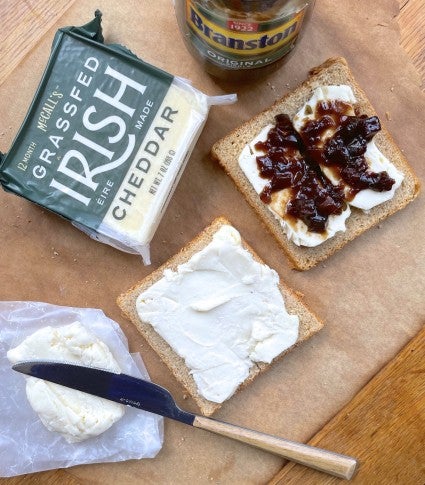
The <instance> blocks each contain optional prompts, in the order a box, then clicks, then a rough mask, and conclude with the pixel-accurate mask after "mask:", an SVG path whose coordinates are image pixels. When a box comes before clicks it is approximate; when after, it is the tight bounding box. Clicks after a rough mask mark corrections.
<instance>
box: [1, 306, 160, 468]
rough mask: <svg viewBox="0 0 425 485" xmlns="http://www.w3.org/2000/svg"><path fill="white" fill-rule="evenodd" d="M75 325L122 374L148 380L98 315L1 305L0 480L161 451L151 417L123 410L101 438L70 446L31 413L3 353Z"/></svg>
mask: <svg viewBox="0 0 425 485" xmlns="http://www.w3.org/2000/svg"><path fill="white" fill-rule="evenodd" d="M75 321H78V322H80V323H81V324H82V325H84V326H85V327H86V328H87V329H88V330H90V331H91V332H92V333H93V334H95V335H96V337H97V338H99V339H100V340H101V341H103V342H104V343H105V344H106V345H107V346H108V348H109V350H110V351H111V353H112V354H113V356H114V357H115V359H116V361H117V362H118V364H119V366H120V368H121V370H122V371H123V372H124V373H126V374H129V375H133V376H136V377H142V378H143V379H149V375H148V373H147V371H146V368H145V366H144V364H143V361H142V359H141V357H140V355H139V354H130V353H129V352H128V343H127V339H126V337H125V335H124V333H123V332H122V330H121V329H120V327H119V325H118V324H117V323H115V322H114V321H112V320H111V319H109V318H107V317H106V316H105V314H104V313H103V312H102V311H101V310H95V309H85V308H68V307H60V306H55V305H48V304H46V303H38V302H0V380H1V383H2V385H1V386H0V409H1V413H0V429H1V434H0V476H4V477H7V476H14V475H21V474H25V473H32V472H38V471H41V470H49V469H52V468H63V467H69V466H74V465H80V464H82V463H99V462H105V461H123V460H130V459H136V458H153V457H154V456H155V455H156V454H157V453H158V451H159V450H160V449H161V446H162V439H163V426H162V424H163V423H162V422H163V420H162V418H161V417H159V416H156V415H153V414H151V413H146V412H144V411H139V410H137V409H133V408H130V407H126V410H125V414H124V416H123V417H122V418H121V419H120V420H119V421H118V422H116V423H115V424H114V425H113V426H112V427H111V428H109V429H108V430H107V431H105V432H104V433H102V434H101V435H99V436H96V437H95V438H90V439H88V440H86V441H84V442H81V443H73V444H70V443H67V442H66V441H65V439H64V438H62V437H61V436H60V435H59V434H57V433H54V432H51V431H49V430H48V429H47V428H46V427H45V426H44V425H43V424H42V422H41V421H40V419H39V417H38V415H37V414H36V413H35V412H34V410H33V409H32V408H31V406H30V404H29V403H28V400H27V399H26V394H25V377H24V376H23V375H21V374H19V373H17V372H15V371H13V370H12V369H11V364H10V362H9V360H8V359H7V357H6V352H7V351H8V350H9V349H10V348H13V347H15V346H16V345H18V344H20V343H21V342H22V341H23V340H24V339H25V338H26V337H27V336H28V335H31V334H32V333H34V332H35V331H37V330H39V329H40V328H43V327H46V326H52V327H59V326H63V325H66V324H69V323H73V322H75Z"/></svg>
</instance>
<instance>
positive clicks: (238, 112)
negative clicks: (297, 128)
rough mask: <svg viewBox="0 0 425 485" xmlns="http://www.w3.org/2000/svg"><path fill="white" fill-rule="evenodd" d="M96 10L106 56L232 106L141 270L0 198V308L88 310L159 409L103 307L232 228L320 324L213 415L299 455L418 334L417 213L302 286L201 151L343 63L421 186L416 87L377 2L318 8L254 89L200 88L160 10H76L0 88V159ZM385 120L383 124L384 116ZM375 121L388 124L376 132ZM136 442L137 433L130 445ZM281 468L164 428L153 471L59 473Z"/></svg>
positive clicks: (305, 278) (391, 9)
mask: <svg viewBox="0 0 425 485" xmlns="http://www.w3.org/2000/svg"><path fill="white" fill-rule="evenodd" d="M95 8H100V9H101V10H102V11H103V14H104V32H105V36H106V40H107V41H108V42H119V43H122V44H125V45H127V46H128V47H129V48H131V49H132V50H133V51H134V52H135V53H136V54H138V55H139V56H141V57H143V58H145V59H146V60H147V61H149V62H152V63H155V64H156V65H158V66H159V67H162V68H165V69H167V70H168V71H170V72H173V73H175V74H177V75H180V76H183V77H186V78H190V79H192V81H193V83H194V85H195V86H196V87H197V88H199V89H202V90H203V91H204V92H206V93H207V94H222V93H225V92H234V91H236V92H237V93H238V95H239V102H238V103H237V104H236V105H233V106H227V107H215V108H213V109H212V110H211V112H210V116H209V120H208V122H207V124H206V126H205V129H204V131H203V134H202V135H201V138H200V139H199V141H198V144H197V146H196V148H195V150H194V152H193V154H192V157H191V159H190V161H189V163H188V165H187V168H186V170H185V173H184V174H183V176H182V179H181V181H180V183H179V186H178V187H177V190H176V192H175V194H174V196H173V199H172V201H171V203H170V205H169V208H168V210H167V212H166V214H165V217H164V218H163V220H162V223H161V224H160V227H159V229H158V231H157V233H156V236H155V237H154V240H153V242H152V261H153V264H152V266H151V267H143V265H142V262H141V261H140V260H139V259H138V257H137V256H131V255H127V254H124V253H120V252H118V251H117V250H114V249H113V248H110V247H107V246H103V245H101V244H99V243H96V242H94V241H91V240H90V239H89V238H88V237H87V236H85V235H84V234H82V233H80V232H79V231H77V230H76V229H75V228H73V227H72V226H71V225H70V224H69V223H67V222H65V221H62V220H60V219H59V218H58V217H56V216H54V215H51V214H48V213H47V212H46V211H44V210H42V209H40V208H38V207H36V206H34V205H32V204H30V203H28V202H26V201H24V200H22V199H19V198H18V197H16V196H13V195H9V194H6V193H1V194H0V211H1V221H2V228H1V232H0V237H1V251H2V253H1V274H2V279H1V281H2V282H1V291H0V299H2V300H7V299H11V300H41V301H48V302H51V303H55V304H61V305H70V306H90V307H96V308H99V307H100V308H102V309H103V310H104V311H105V313H106V314H107V315H108V316H109V317H111V318H112V319H114V320H116V321H118V322H119V323H120V324H121V326H122V328H123V330H124V331H125V333H126V335H127V337H128V339H129V342H130V350H131V351H136V352H138V351H140V352H141V353H142V356H143V359H144V361H145V364H146V367H147V369H148V371H149V374H150V375H151V378H152V380H153V381H156V382H158V383H160V384H162V385H164V386H166V387H167V388H169V389H170V391H171V392H172V393H173V394H174V396H175V397H176V399H177V401H178V402H179V404H180V405H181V406H182V407H185V408H187V409H189V410H194V411H196V407H195V406H194V404H193V403H192V402H191V400H190V399H184V392H183V389H182V388H181V387H180V385H179V384H178V383H177V382H176V381H175V380H174V379H173V378H172V376H171V375H170V373H169V371H168V370H167V369H166V367H165V366H164V365H163V364H162V363H161V362H160V360H159V358H158V357H157V356H156V355H155V354H154V353H153V352H152V351H151V350H150V349H149V347H148V345H147V344H146V343H145V342H144V340H143V338H142V337H141V336H140V335H139V334H138V332H137V331H136V330H135V328H134V327H133V326H132V325H131V324H130V323H129V322H127V321H126V320H125V319H124V318H123V317H122V316H121V315H120V312H119V310H118V308H117V306H116V304H115V298H116V296H117V295H118V294H119V293H121V292H122V291H125V290H126V289H128V288H129V287H130V286H131V285H133V284H134V283H135V282H136V281H138V280H139V279H141V278H142V277H144V276H146V275H147V274H148V273H149V272H150V271H152V270H153V269H155V268H156V267H157V266H158V265H160V264H161V263H163V262H164V261H166V260H167V258H169V257H170V256H172V255H173V254H174V253H175V252H176V251H178V249H179V248H180V247H182V246H183V245H184V244H186V243H187V242H188V241H189V240H190V239H191V238H192V237H193V236H194V235H195V234H196V233H197V232H198V231H200V230H201V229H202V228H203V227H204V226H206V225H207V224H208V223H209V222H210V221H211V220H212V219H213V218H214V217H215V216H219V215H225V216H226V217H228V218H229V219H230V220H231V221H233V222H234V224H235V225H236V227H237V228H238V229H239V230H240V231H241V233H242V235H243V237H244V238H246V240H247V241H248V242H249V243H250V244H251V245H252V246H253V247H254V248H255V249H256V251H257V252H258V253H259V255H260V256H261V257H263V259H264V260H265V261H266V262H267V263H268V264H269V265H271V266H272V267H274V268H276V269H277V270H278V272H279V273H280V275H281V277H282V279H284V280H285V281H286V282H287V283H288V284H289V285H290V286H292V287H293V288H294V289H296V290H299V291H301V292H303V293H304V294H305V301H306V302H307V304H308V305H309V306H310V307H311V308H312V309H313V310H314V311H315V312H316V313H317V314H318V315H319V316H320V317H321V318H323V319H324V320H325V322H326V327H325V328H324V329H323V330H322V331H321V332H320V333H319V334H318V335H317V336H315V337H314V338H312V339H311V340H310V341H309V342H307V343H306V344H304V345H303V346H302V347H300V348H298V349H297V350H296V351H294V352H293V353H291V354H290V355H288V356H287V357H286V358H285V359H283V360H282V361H281V362H279V363H278V364H276V365H275V366H274V367H273V369H271V370H270V371H269V372H268V373H267V374H264V375H263V376H261V377H260V378H258V379H257V380H256V382H255V383H253V384H252V385H250V386H249V387H248V388H246V389H245V390H244V391H242V392H240V393H239V394H238V395H237V396H235V397H233V398H232V399H231V400H230V401H229V402H227V403H226V404H225V405H224V406H223V407H222V409H221V411H220V412H219V413H218V414H217V415H216V417H217V418H218V419H221V420H225V421H229V422H233V423H236V424H240V425H243V426H247V427H251V428H254V429H258V430H261V431H264V432H268V433H272V434H277V435H281V436H284V437H287V438H291V439H295V440H303V441H305V440H307V439H308V438H309V437H310V436H312V435H313V434H314V433H315V432H316V431H317V430H319V429H320V428H321V427H322V426H323V425H324V424H325V423H326V422H327V421H328V420H329V419H330V418H331V417H332V416H333V415H335V413H337V412H338V411H339V410H340V409H341V408H342V406H343V405H344V404H345V403H347V402H348V401H349V400H350V399H351V398H352V397H353V396H354V395H355V394H356V393H357V392H358V391H359V390H360V389H361V388H362V387H363V386H364V384H365V383H366V382H367V381H368V380H369V379H370V378H371V377H372V376H373V375H374V374H375V373H376V372H377V371H378V370H379V369H380V368H381V367H382V366H383V365H384V364H385V363H386V362H388V361H389V360H390V359H391V358H392V357H393V356H394V355H395V354H396V353H397V352H398V350H399V349H400V348H401V347H402V346H403V345H404V344H405V343H406V342H407V341H408V340H410V339H411V338H412V337H413V335H414V334H415V333H416V332H417V331H418V330H419V328H420V327H421V325H422V323H423V322H424V321H425V307H424V305H423V303H422V300H423V294H424V289H425V251H424V245H423V241H422V239H423V237H422V234H423V228H422V224H423V221H424V219H425V207H424V200H423V197H422V196H420V197H419V198H418V199H417V200H416V201H415V202H414V203H412V204H410V205H409V206H408V207H407V208H406V209H404V210H403V211H401V212H399V213H397V214H396V215H394V216H392V217H391V218H389V219H388V220H387V221H385V222H384V223H382V224H381V225H380V227H377V228H375V229H373V230H370V231H368V233H366V234H364V235H362V236H361V237H359V238H357V240H355V241H353V242H352V243H350V244H349V245H347V246H346V247H345V249H343V250H342V251H339V252H338V253H337V254H335V255H334V256H333V257H332V258H331V259H329V260H328V261H327V262H325V263H324V264H321V265H320V266H318V267H317V268H315V269H312V270H310V271H308V272H304V273H298V272H295V271H293V270H291V269H290V268H289V265H288V263H287V261H286V259H285V257H284V255H283V254H282V252H281V250H280V249H279V247H278V245H277V243H276V242H275V241H274V240H273V238H272V237H271V236H270V235H269V234H268V233H267V232H266V230H265V229H264V227H263V226H262V225H261V224H260V223H259V220H258V219H257V217H256V215H255V214H254V213H253V211H252V210H251V209H250V208H249V206H248V204H247V203H246V202H245V200H244V199H243V197H242V196H241V195H240V194H239V193H238V192H237V190H236V189H235V187H234V185H233V183H232V182H231V180H230V179H229V178H228V177H227V176H226V175H225V174H224V172H223V171H222V170H221V169H220V168H219V167H217V166H216V165H215V164H214V163H213V162H212V161H211V159H210V157H209V150H210V148H211V145H212V143H213V142H214V141H216V140H217V139H218V138H220V137H221V136H223V135H224V134H226V133H227V132H228V131H229V130H231V129H233V128H235V127H236V126H238V125H239V124H240V123H241V122H242V121H244V120H245V119H247V118H249V117H251V116H252V115H254V114H255V113H257V112H258V111H260V110H262V109H264V108H266V107H267V106H269V105H270V104H271V103H272V102H273V101H274V100H275V99H276V98H278V97H280V96H281V95H283V94H284V93H285V92H286V91H287V90H288V89H290V88H292V87H294V86H296V85H297V84H298V83H299V82H300V81H301V80H303V79H304V77H305V76H306V74H307V71H308V70H309V68H311V67H312V66H315V65H318V64H320V63H321V62H323V61H324V60H325V59H326V58H328V57H330V56H333V55H343V56H345V57H346V58H347V59H348V61H349V64H350V66H351V67H352V69H353V71H354V73H355V75H356V77H357V79H358V81H359V83H360V84H361V86H363V88H364V89H365V91H366V92H367V94H368V96H369V97H370V99H371V101H372V103H373V104H374V105H375V107H376V109H377V111H378V113H379V114H380V117H381V120H382V122H383V123H384V124H386V125H387V127H388V128H389V130H390V132H391V133H392V135H393V136H394V138H395V140H396V142H397V143H398V144H399V145H400V147H401V148H402V149H403V150H404V152H405V155H406V156H407V158H408V159H409V161H410V163H411V165H412V166H413V167H414V169H415V171H416V173H417V175H418V176H419V178H421V179H423V178H424V165H423V158H424V155H423V133H424V132H425V130H424V129H425V123H424V119H423V113H424V110H425V100H424V96H423V95H422V93H421V91H420V89H419V78H418V76H417V74H416V72H415V70H414V67H413V66H412V65H411V63H410V61H409V60H408V58H407V55H406V54H405V53H404V51H403V50H402V48H401V47H400V46H399V34H398V28H397V24H396V20H395V16H396V15H397V13H398V4H397V2H395V1H392V0H376V1H375V2H373V6H372V5H371V3H370V2H369V1H368V0H358V1H356V2H352V1H349V0H339V1H338V2H335V1H333V0H321V1H320V2H317V5H316V9H315V12H314V14H313V17H312V22H311V25H310V27H309V29H308V30H307V32H306V35H305V36H304V37H303V39H302V40H301V42H300V44H299V46H298V48H297V51H296V54H295V55H294V56H293V57H292V58H291V60H290V61H289V62H288V63H287V65H286V66H284V67H283V68H282V69H281V70H280V71H278V72H277V73H275V74H273V75H272V76H270V77H268V78H266V79H264V80H262V81H261V82H257V83H255V84H250V85H245V86H242V85H241V86H239V85H235V84H230V83H228V84H226V83H223V82H217V81H214V80H213V79H212V78H210V77H209V76H208V75H207V74H206V73H205V72H204V71H203V70H202V68H201V67H200V66H199V65H198V64H197V62H196V61H195V60H194V59H192V58H191V56H190V55H189V53H188V52H187V51H186V49H185V47H184V45H183V41H182V39H181V37H180V34H179V31H178V28H177V23H176V20H175V16H174V12H173V8H172V4H171V2H169V1H166V0H161V1H157V2H147V1H136V0H133V1H125V2H114V1H112V0H98V1H96V2H95V1H94V0H85V1H84V0H81V1H80V0H77V1H76V2H75V4H73V6H72V7H71V8H70V9H69V11H68V12H67V13H66V14H65V15H64V16H63V18H62V19H61V20H60V22H59V23H58V24H57V25H56V26H55V28H54V29H52V30H51V31H50V32H48V34H47V35H46V36H45V37H44V38H43V40H42V41H41V42H40V43H39V44H38V45H37V47H36V48H35V49H34V50H33V51H32V52H31V53H30V54H29V55H28V56H27V57H26V58H25V59H24V61H23V62H22V63H21V64H20V65H19V66H18V68H17V69H16V70H15V71H14V72H13V73H12V75H10V76H9V78H8V79H7V80H6V82H5V83H4V84H3V86H2V87H1V88H0V112H1V113H2V116H1V120H0V134H1V135H0V149H1V150H3V151H6V150H7V149H8V147H9V146H10V143H11V141H12V138H13V135H14V133H16V131H17V129H18V127H19V125H20V123H21V121H22V119H23V117H24V115H25V112H26V109H27V106H28V104H29V102H30V100H31V99H32V94H33V92H34V90H35V88H36V85H37V83H38V79H39V77H40V75H41V72H42V70H43V68H44V65H45V62H46V60H47V57H48V53H49V49H50V43H51V40H52V38H53V34H54V31H55V30H56V28H58V27H60V26H63V25H72V24H74V25H75V24H77V25H79V24H81V23H82V22H85V21H86V20H88V19H90V18H91V16H92V14H93V11H94V10H95ZM386 113H387V114H386ZM387 118H390V120H388V119H387ZM135 432H137V430H135ZM282 463H283V461H282V460H281V459H280V458H277V457H274V456H272V455H269V454H267V453H264V452H261V451H258V450H255V449H252V448H249V447H247V446H245V445H241V444H237V443H233V442H232V441H230V440H228V439H226V438H220V437H216V436H214V435H211V434H208V433H207V432H203V431H199V430H196V429H193V428H190V427H186V426H184V425H182V424H179V423H174V422H171V421H166V423H165V443H164V447H163V449H162V451H161V452H160V453H159V455H158V456H157V457H156V458H155V459H154V460H143V461H139V462H137V461H132V462H126V463H120V464H108V465H90V466H83V467H77V468H73V469H72V473H73V475H75V476H76V477H77V478H80V479H82V480H89V481H90V483H105V484H106V483H124V482H127V483H136V482H137V483H140V482H141V481H142V482H143V483H197V484H206V483H232V484H233V483H244V484H250V483H253V484H254V483H255V484H257V483H264V482H266V481H267V480H269V479H270V478H271V477H273V476H274V475H275V474H276V473H277V471H278V470H279V469H280V468H281V466H282Z"/></svg>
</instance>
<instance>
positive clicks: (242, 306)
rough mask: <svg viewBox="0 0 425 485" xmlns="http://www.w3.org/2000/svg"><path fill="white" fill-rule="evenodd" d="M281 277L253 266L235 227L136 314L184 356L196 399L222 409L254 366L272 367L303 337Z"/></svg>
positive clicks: (144, 299)
mask: <svg viewBox="0 0 425 485" xmlns="http://www.w3.org/2000/svg"><path fill="white" fill-rule="evenodd" d="M278 283H279V277H278V275H277V273H276V272H275V271H274V270H272V269H271V268H269V267H268V266H266V265H264V264H260V263H258V262H257V261H255V260H254V259H253V257H252V255H251V253H250V252H249V251H247V250H246V249H244V248H243V247H242V244H241V238H240V235H239V233H238V231H236V229H234V228H233V227H231V226H228V225H225V226H222V227H221V228H220V229H219V230H218V231H217V232H216V234H215V235H214V237H213V240H212V242H211V243H209V244H208V245H207V246H206V247H205V248H203V249H202V250H201V251H199V252H198V253H196V254H195V255H193V256H192V257H191V258H190V259H189V260H188V261H187V262H186V263H184V264H181V265H180V266H178V268H177V270H176V271H172V270H169V269H167V270H165V271H164V276H163V278H161V279H160V280H159V281H157V282H156V283H154V284H153V285H152V286H151V287H150V288H148V289H147V290H146V291H145V292H143V293H142V294H141V295H139V297H138V300H137V312H138V314H139V316H140V318H141V319H142V320H143V321H144V322H148V323H149V324H151V325H152V326H153V327H154V329H155V330H156V331H157V332H158V334H159V335H161V337H162V338H163V339H164V340H165V341H166V342H167V343H168V344H169V345H170V346H171V347H172V348H173V350H174V351H175V352H176V353H177V354H178V355H180V356H181V357H182V358H183V359H184V360H185V363H186V365H187V367H188V368H189V369H190V372H191V374H192V375H193V378H194V380H195V382H196V385H197V388H198V392H199V394H200V395H201V396H203V397H204V398H206V399H208V400H210V401H213V402H217V403H220V402H223V401H224V400H226V399H227V398H229V397H230V396H231V395H232V394H233V393H234V392H235V391H236V389H237V388H238V386H239V385H240V384H241V383H242V382H243V381H244V380H245V379H246V378H247V377H248V375H249V372H250V369H251V367H252V366H253V365H254V363H255V362H267V363H270V362H271V361H272V360H273V359H274V358H275V357H276V356H277V355H279V354H280V353H281V352H283V351H284V350H286V349H288V348H289V347H291V346H292V345H293V344H294V343H295V342H296V340H297V338H298V326H299V319H298V316H296V315H289V314H288V313H287V311H286V308H285V303H284V300H283V297H282V294H281V292H280V291H279V287H278Z"/></svg>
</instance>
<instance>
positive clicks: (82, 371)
mask: <svg viewBox="0 0 425 485" xmlns="http://www.w3.org/2000/svg"><path fill="white" fill-rule="evenodd" d="M12 369H13V370H15V371H17V372H21V373H23V374H26V375H28V376H32V377H37V378H39V379H44V380H46V381H50V382H54V383H56V384H59V385H62V386H65V387H70V388H72V389H77V390H79V391H82V392H86V393H88V394H92V395H95V396H98V397H102V398H104V399H109V400H110V401H115V402H118V403H121V404H125V405H127V406H132V407H135V408H138V409H143V410H145V411H149V412H151V413H155V414H159V415H161V416H164V417H167V418H171V419H175V420H177V421H180V422H182V423H185V424H189V425H192V426H194V427H196V428H201V429H204V430H207V431H211V432H213V433H216V434H220V435H222V436H227V437H228V438H232V439H235V440H237V441H241V442H243V443H246V444H249V445H251V446H255V447H257V448H261V449H263V450H266V451H269V452H271V453H274V454H277V455H279V456H282V457H284V458H286V459H288V460H291V461H295V462H297V463H300V464H302V465H305V466H309V467H311V468H315V469H316V470H320V471H323V472H325V473H329V474H331V475H334V476H337V477H341V478H346V479H350V478H352V477H353V476H354V474H355V473H356V471H357V468H358V463H357V460H356V459H355V458H352V457H350V456H346V455H341V454H339V453H334V452H331V451H327V450H322V449H320V448H315V447H313V446H309V445H305V444H303V443H297V442H295V441H290V440H286V439H283V438H278V437H276V436H272V435H268V434H265V433H260V432H259V431H254V430H250V429H247V428H242V427H240V426H236V425H233V424H230V423H225V422H222V421H218V420H215V419H212V418H206V417H204V416H198V415H196V414H193V413H190V412H187V411H184V410H182V409H180V408H179V407H178V406H177V404H176V403H175V401H174V399H173V397H172V395H171V394H170V392H169V391H168V390H167V389H165V388H164V387H161V386H159V385H158V384H154V383H152V382H149V381H146V380H144V379H139V378H137V377H133V376H129V375H126V374H116V373H114V372H109V371H106V370H103V369H98V368H95V367H85V366H81V365H77V364H69V363H62V362H47V361H31V362H19V363H17V364H15V365H13V366H12Z"/></svg>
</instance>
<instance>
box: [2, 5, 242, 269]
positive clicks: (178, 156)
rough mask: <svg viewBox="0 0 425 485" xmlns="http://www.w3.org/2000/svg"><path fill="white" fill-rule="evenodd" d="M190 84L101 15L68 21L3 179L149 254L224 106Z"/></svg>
mask: <svg viewBox="0 0 425 485" xmlns="http://www.w3.org/2000/svg"><path fill="white" fill-rule="evenodd" d="M234 101H236V95H232V94H230V95H223V96H212V97H210V96H207V95H205V94H204V93H202V92H201V91H199V90H197V89H195V88H194V87H192V86H191V85H190V83H189V82H188V81H186V80H183V79H181V78H177V77H174V76H172V75H171V74H168V73H167V72H164V71H162V70H160V69H158V68H156V67H154V66H152V65H150V64H147V63H145V62H144V61H142V60H141V59H139V58H138V57H136V56H135V55H134V54H133V53H132V52H131V51H130V50H128V49H127V48H125V47H123V46H120V45H116V44H111V45H106V44H104V43H103V35H102V28H101V13H100V12H98V11H97V12H96V14H95V18H94V19H93V20H92V21H91V22H89V23H88V24H86V25H84V26H82V27H67V28H63V29H60V30H59V31H58V32H57V34H56V36H55V39H54V42H53V46H52V52H51V55H50V58H49V62H48V64H47V67H46V69H45V72H44V74H43V77H42V79H41V82H40V85H39V87H38V89H37V92H36V94H35V97H34V100H33V102H32V104H31V106H30V109H29V111H28V113H27V115H26V118H25V120H24V123H23V124H22V126H21V128H20V131H19V133H18V135H17V137H16V138H15V140H14V142H13V144H12V147H11V148H10V150H9V152H8V153H7V154H6V155H2V158H1V161H0V183H1V184H2V186H3V188H4V189H5V190H7V191H11V192H14V193H16V194H18V195H20V196H23V197H25V198H27V199H29V200H31V201H33V202H35V203H37V204H39V205H41V206H43V207H46V208H47V209H49V210H51V211H53V212H56V213H57V214H59V215H61V216H63V217H65V218H66V219H69V220H70V221H72V223H73V224H74V225H75V226H77V227H78V228H79V229H81V230H83V231H84V232H86V233H87V234H89V235H90V236H91V237H93V238H95V239H97V240H99V241H101V242H104V243H107V244H110V245H112V246H114V247H116V248H118V249H121V250H123V251H127V252H130V253H135V254H137V253H139V254H141V255H142V257H143V260H144V262H145V264H149V262H150V256H149V254H150V253H149V243H150V241H151V239H152V237H153V235H154V233H155V230H156V228H157V226H158V224H159V222H160V220H161V216H162V214H163V213H164V211H165V209H166V207H167V204H168V202H169V200H170V198H171V195H172V194H173V191H174V188H175V186H176V184H177V182H178V180H179V178H180V175H181V174H182V172H183V170H184V167H185V165H186V162H187V160H188V158H189V156H190V153H191V152H192V149H193V147H194V145H195V143H196V141H197V139H198V137H199V135H200V132H201V130H202V128H203V125H204V123H205V121H206V119H207V116H208V111H209V108H210V106H211V105H214V104H229V103H232V102H234Z"/></svg>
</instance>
